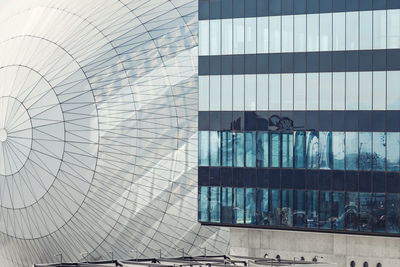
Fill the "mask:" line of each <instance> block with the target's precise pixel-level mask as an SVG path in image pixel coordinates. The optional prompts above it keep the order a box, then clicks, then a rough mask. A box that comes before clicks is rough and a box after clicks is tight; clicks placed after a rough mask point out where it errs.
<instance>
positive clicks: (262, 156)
mask: <svg viewBox="0 0 400 267" xmlns="http://www.w3.org/2000/svg"><path fill="white" fill-rule="evenodd" d="M257 167H264V168H266V167H268V132H257Z"/></svg>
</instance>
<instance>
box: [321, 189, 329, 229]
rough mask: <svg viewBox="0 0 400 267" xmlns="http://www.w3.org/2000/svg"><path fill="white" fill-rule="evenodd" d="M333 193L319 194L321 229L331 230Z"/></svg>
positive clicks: (324, 192)
mask: <svg viewBox="0 0 400 267" xmlns="http://www.w3.org/2000/svg"><path fill="white" fill-rule="evenodd" d="M331 208H332V203H331V193H330V192H328V191H320V192H319V228H320V229H331Z"/></svg>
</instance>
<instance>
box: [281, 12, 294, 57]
mask: <svg viewBox="0 0 400 267" xmlns="http://www.w3.org/2000/svg"><path fill="white" fill-rule="evenodd" d="M282 52H283V53H285V52H293V16H282Z"/></svg>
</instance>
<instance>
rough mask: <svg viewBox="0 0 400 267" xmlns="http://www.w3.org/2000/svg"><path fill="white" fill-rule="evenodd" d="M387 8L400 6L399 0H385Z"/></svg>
mask: <svg viewBox="0 0 400 267" xmlns="http://www.w3.org/2000/svg"><path fill="white" fill-rule="evenodd" d="M386 4H387V8H400V1H399V0H387V3H386Z"/></svg>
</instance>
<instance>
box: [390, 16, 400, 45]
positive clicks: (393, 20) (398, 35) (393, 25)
mask: <svg viewBox="0 0 400 267" xmlns="http://www.w3.org/2000/svg"><path fill="white" fill-rule="evenodd" d="M399 25H400V9H393V10H388V11H387V35H388V36H387V48H388V49H391V48H400V27H399Z"/></svg>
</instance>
